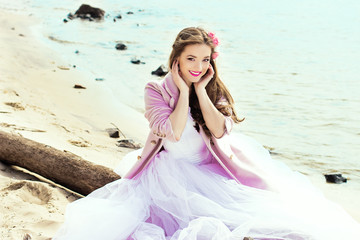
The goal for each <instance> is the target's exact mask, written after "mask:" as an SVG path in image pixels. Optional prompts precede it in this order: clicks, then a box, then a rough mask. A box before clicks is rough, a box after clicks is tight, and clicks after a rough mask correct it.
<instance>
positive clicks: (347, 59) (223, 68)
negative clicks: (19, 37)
mask: <svg viewBox="0 0 360 240" xmlns="http://www.w3.org/2000/svg"><path fill="white" fill-rule="evenodd" d="M82 3H83V2H82V1H79V0H71V1H70V0H63V1H55V0H46V1H45V0H42V1H41V0H26V1H25V0H18V1H4V0H0V7H1V8H2V9H6V10H9V11H13V12H21V13H26V14H32V15H33V16H35V17H38V18H40V19H42V20H41V24H39V25H38V26H37V27H36V28H34V32H36V33H37V34H38V35H39V38H40V39H42V40H43V41H44V42H45V43H46V44H48V45H50V46H51V47H53V48H54V49H57V50H58V51H59V53H60V54H62V55H63V57H64V58H66V59H68V61H69V64H71V65H76V66H77V69H78V71H84V72H90V73H91V74H92V75H93V77H94V78H93V79H89V81H95V78H104V79H105V80H104V81H103V82H102V84H103V87H105V88H109V89H111V90H112V92H113V94H114V95H115V96H116V98H117V99H118V100H119V101H121V102H123V103H125V104H127V105H129V106H131V107H132V108H134V109H136V110H138V111H140V112H143V108H144V106H143V88H144V85H145V83H146V82H148V81H150V80H154V79H157V77H155V76H152V75H151V74H150V73H151V71H153V70H155V69H156V68H157V67H158V66H159V65H161V64H164V65H166V64H167V58H168V56H169V53H170V50H171V49H170V48H171V45H172V42H173V40H174V39H175V36H176V34H177V33H178V32H179V31H180V30H181V29H182V28H184V27H188V26H201V27H204V28H205V29H207V30H209V31H213V32H215V33H216V34H217V36H218V37H219V39H220V42H221V45H220V52H221V55H220V57H219V58H218V67H219V71H220V76H221V78H222V79H223V81H224V82H225V83H226V84H227V86H228V87H229V89H230V91H231V93H232V95H233V97H234V99H235V101H236V109H237V112H238V114H239V115H240V116H242V117H245V118H246V120H245V122H243V123H242V124H240V125H239V126H237V128H236V131H241V132H244V133H245V134H247V135H250V136H252V137H254V138H255V139H257V140H258V141H259V142H261V143H262V144H263V145H266V146H268V147H271V148H273V152H274V153H275V154H274V157H275V158H278V159H281V160H284V161H286V162H287V163H288V164H290V165H291V166H292V167H293V168H296V169H297V170H299V171H301V172H303V173H306V174H314V173H315V174H319V173H325V172H333V171H339V172H341V173H344V174H345V175H346V176H350V177H351V178H352V179H356V180H360V161H359V156H360V127H359V124H360V64H359V62H360V27H359V26H360V3H359V1H357V0H348V1H339V0H326V1H325V0H317V1H312V0H303V1H299V0H297V1H291V0H278V1H275V0H252V1H250V0H247V1H245V0H239V1H235V0H224V1H212V0H210V1H209V0H207V1H206V0H198V1H192V0H182V1H169V0H159V1H150V0H149V1H146V0H138V1H131V0H121V1H110V0H108V1H100V0H97V1H87V2H86V3H88V4H91V5H93V6H95V7H100V8H102V9H104V10H105V11H106V15H107V17H106V18H105V20H104V21H101V22H87V21H81V20H78V19H76V20H73V21H69V22H68V23H64V22H63V19H64V18H66V16H67V14H68V13H69V12H73V13H74V12H75V10H76V9H77V8H78V7H79V6H80V5H81V4H82ZM128 11H132V12H133V13H134V14H127V12H128ZM118 14H121V15H122V19H119V20H117V21H116V22H114V21H113V19H114V17H115V16H116V15H118ZM49 37H50V38H51V39H50V38H49ZM117 42H124V43H125V44H127V45H128V50H126V51H123V52H120V51H117V50H115V45H116V43H117ZM76 50H77V51H79V53H78V54H75V51H76ZM134 56H137V57H138V58H140V59H141V61H143V62H145V64H140V65H134V64H131V63H130V60H131V58H132V57H134Z"/></svg>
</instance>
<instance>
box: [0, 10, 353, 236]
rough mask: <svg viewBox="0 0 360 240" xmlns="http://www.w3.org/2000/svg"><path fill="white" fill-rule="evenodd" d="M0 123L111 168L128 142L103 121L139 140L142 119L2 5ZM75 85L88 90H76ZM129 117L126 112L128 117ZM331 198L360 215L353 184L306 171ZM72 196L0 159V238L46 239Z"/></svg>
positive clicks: (34, 21) (2, 127)
mask: <svg viewBox="0 0 360 240" xmlns="http://www.w3.org/2000/svg"><path fill="white" fill-rule="evenodd" d="M0 22H1V24H0V36H1V40H0V49H1V50H2V51H1V58H0V130H1V131H5V132H10V133H14V134H17V135H20V136H23V137H25V138H29V139H32V140H34V141H37V142H40V143H44V144H47V145H50V146H52V147H54V148H57V149H59V150H66V151H69V152H72V153H74V154H76V155H79V156H81V157H82V158H84V159H86V160H88V161H91V162H94V163H97V164H101V165H104V166H107V167H109V168H112V169H113V168H115V167H116V166H117V165H118V164H119V162H120V161H121V159H122V157H123V156H124V155H125V154H126V153H128V152H129V151H131V150H132V149H128V148H120V147H117V146H116V141H117V139H113V138H110V137H109V135H108V133H107V132H106V131H105V129H106V128H111V127H114V125H115V126H117V127H119V129H120V130H121V131H122V132H123V133H124V134H125V135H126V136H127V138H131V139H133V140H134V141H135V142H138V143H143V142H144V140H145V137H146V133H147V131H148V123H147V121H146V119H145V118H144V117H143V115H142V113H139V112H137V111H135V110H134V109H131V108H130V107H128V106H127V105H125V104H122V103H120V102H118V101H116V100H115V99H114V97H113V96H112V95H111V94H110V93H109V91H108V90H107V89H106V88H104V87H103V86H102V85H101V84H102V83H101V81H100V82H99V81H95V80H94V79H93V78H91V77H90V75H87V74H86V73H84V72H80V71H78V70H77V69H76V67H73V64H72V63H69V62H66V61H65V60H64V59H62V58H61V56H59V55H58V54H57V53H56V52H55V51H54V50H52V49H50V48H48V47H47V46H45V45H44V44H42V43H41V42H40V41H39V40H38V39H37V38H36V37H35V36H34V33H33V31H32V29H31V26H34V25H36V24H38V20H37V19H36V18H34V17H32V16H28V15H26V16H24V15H16V14H13V13H9V12H6V11H3V10H1V11H0ZM75 84H80V85H82V86H84V87H86V89H75V88H73V86H74V85H75ZM130 116H131V117H130ZM311 180H312V181H314V183H315V185H316V186H317V187H319V188H320V189H321V190H322V191H323V192H324V194H325V195H326V196H327V197H328V198H329V199H331V200H333V201H335V202H337V203H339V204H340V205H341V206H343V207H344V208H345V210H347V211H348V212H349V213H350V214H351V215H352V216H353V217H354V218H355V219H357V220H358V221H360V212H359V211H358V209H357V204H356V202H357V201H354V199H358V198H360V196H358V195H359V193H358V192H357V195H356V196H354V195H353V192H352V188H351V187H352V185H351V183H349V184H348V185H347V186H345V185H336V186H334V185H329V184H326V183H324V179H323V178H322V176H318V177H313V178H311ZM77 198H78V196H77V195H76V194H73V193H71V192H69V191H66V190H64V189H62V188H59V187H58V186H55V185H54V184H52V183H49V182H46V181H41V180H40V179H38V178H37V177H35V176H33V175H32V174H29V173H27V172H24V171H22V170H20V169H17V168H14V167H11V166H7V165H4V164H2V163H1V162H0V201H1V203H2V204H1V206H0V214H1V218H0V238H1V239H22V238H23V236H24V234H26V233H28V234H30V235H31V236H32V239H39V240H42V239H49V238H51V237H52V236H53V234H54V233H55V232H56V230H57V229H58V228H59V226H60V225H61V223H62V222H63V220H64V213H65V208H66V205H67V204H68V203H69V202H72V201H74V200H75V199H77Z"/></svg>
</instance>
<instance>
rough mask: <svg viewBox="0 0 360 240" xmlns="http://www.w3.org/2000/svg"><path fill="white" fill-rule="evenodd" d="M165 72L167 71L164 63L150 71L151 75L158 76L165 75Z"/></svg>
mask: <svg viewBox="0 0 360 240" xmlns="http://www.w3.org/2000/svg"><path fill="white" fill-rule="evenodd" d="M167 73H168V71H167V69H166V67H165V66H164V65H161V66H160V67H158V69H156V70H155V71H152V72H151V74H152V75H156V76H159V77H162V76H165V75H166V74H167Z"/></svg>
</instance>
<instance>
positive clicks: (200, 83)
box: [194, 64, 214, 90]
mask: <svg viewBox="0 0 360 240" xmlns="http://www.w3.org/2000/svg"><path fill="white" fill-rule="evenodd" d="M213 76H214V69H213V67H212V65H211V64H209V68H208V71H207V73H206V74H205V75H204V76H202V77H201V79H200V80H199V81H198V82H196V83H194V87H195V90H198V89H205V87H206V86H207V85H208V83H209V82H210V80H211V79H212V78H213Z"/></svg>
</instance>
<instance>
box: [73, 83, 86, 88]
mask: <svg viewBox="0 0 360 240" xmlns="http://www.w3.org/2000/svg"><path fill="white" fill-rule="evenodd" d="M74 88H79V89H86V87H84V86H82V85H80V84H75V86H74Z"/></svg>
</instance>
